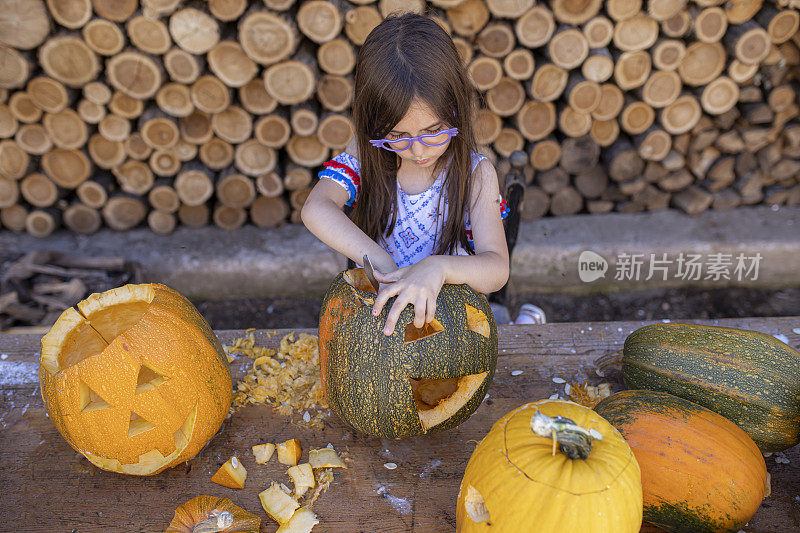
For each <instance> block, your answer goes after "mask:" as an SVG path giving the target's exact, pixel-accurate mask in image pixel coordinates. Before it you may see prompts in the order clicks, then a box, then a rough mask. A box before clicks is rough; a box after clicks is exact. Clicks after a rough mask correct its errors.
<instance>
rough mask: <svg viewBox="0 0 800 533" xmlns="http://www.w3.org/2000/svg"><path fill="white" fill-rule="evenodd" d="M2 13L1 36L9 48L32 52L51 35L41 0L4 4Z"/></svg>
mask: <svg viewBox="0 0 800 533" xmlns="http://www.w3.org/2000/svg"><path fill="white" fill-rule="evenodd" d="M0 13H1V14H0V35H2V36H3V37H2V42H3V44H5V45H7V46H8V47H11V48H17V49H19V50H31V49H32V48H36V47H37V46H39V45H40V44H42V42H44V40H45V38H46V37H47V35H48V33H50V18H49V17H48V15H47V11H46V10H45V6H44V3H43V2H41V1H40V0H39V1H35V2H30V1H27V2H21V1H17V2H13V1H12V2H4V3H3V6H2V12H0ZM0 64H2V63H0ZM4 67H5V65H4Z"/></svg>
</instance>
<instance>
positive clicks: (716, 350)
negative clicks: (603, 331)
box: [622, 324, 800, 452]
mask: <svg viewBox="0 0 800 533" xmlns="http://www.w3.org/2000/svg"><path fill="white" fill-rule="evenodd" d="M622 376H623V378H624V380H625V384H626V385H627V386H628V387H629V388H631V389H648V390H654V391H662V392H668V393H670V394H674V395H675V396H679V397H681V398H685V399H687V400H690V401H692V402H695V403H698V404H700V405H702V406H703V407H706V408H707V409H710V410H712V411H714V412H715V413H718V414H721V415H722V416H724V417H726V418H728V419H729V420H731V421H733V422H735V423H736V424H737V425H738V426H739V427H741V428H742V429H743V430H744V431H745V432H746V433H747V434H748V435H750V437H751V438H752V439H753V441H755V443H756V444H757V445H758V447H759V448H760V449H761V451H763V452H775V451H781V450H785V449H787V448H791V447H792V446H794V445H795V444H797V443H798V442H800V352H798V351H797V350H794V349H793V348H791V347H790V346H787V345H786V344H784V343H783V342H780V341H779V340H777V339H776V338H774V337H773V336H771V335H767V334H765V333H761V332H758V331H750V330H744V329H735V328H723V327H714V326H700V325H689V324H652V325H649V326H645V327H642V328H639V329H637V330H636V331H634V332H633V333H631V334H630V335H629V336H628V338H627V339H625V347H624V349H623V357H622Z"/></svg>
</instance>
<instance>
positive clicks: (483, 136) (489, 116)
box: [474, 105, 525, 145]
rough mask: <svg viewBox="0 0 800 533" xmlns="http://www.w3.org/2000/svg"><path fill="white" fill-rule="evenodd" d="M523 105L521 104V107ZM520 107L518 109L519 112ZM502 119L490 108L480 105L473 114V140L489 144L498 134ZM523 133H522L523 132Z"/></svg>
mask: <svg viewBox="0 0 800 533" xmlns="http://www.w3.org/2000/svg"><path fill="white" fill-rule="evenodd" d="M524 108H525V106H524V105H523V109H524ZM521 112H522V109H521V110H520V113H521ZM518 115H519V113H518ZM502 128H503V119H502V118H500V117H499V116H498V115H497V114H495V113H494V112H492V111H491V110H490V109H486V108H485V107H482V108H480V109H478V111H477V113H476V115H475V127H474V130H475V142H477V143H478V144H479V145H485V144H491V143H493V142H494V140H495V139H497V137H498V136H499V135H500V130H501V129H502ZM523 135H524V133H523Z"/></svg>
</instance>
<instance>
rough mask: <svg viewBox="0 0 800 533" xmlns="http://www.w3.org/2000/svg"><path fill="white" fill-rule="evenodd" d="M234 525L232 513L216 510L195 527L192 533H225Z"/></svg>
mask: <svg viewBox="0 0 800 533" xmlns="http://www.w3.org/2000/svg"><path fill="white" fill-rule="evenodd" d="M232 525H233V514H232V513H230V512H229V511H219V510H217V509H214V510H213V511H211V512H210V513H209V514H208V518H204V519H202V520H200V521H199V522H197V523H196V524H195V525H194V527H193V528H192V533H217V532H219V531H225V530H226V529H228V528H229V527H231V526H232Z"/></svg>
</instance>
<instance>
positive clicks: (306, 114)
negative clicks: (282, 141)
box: [289, 102, 319, 135]
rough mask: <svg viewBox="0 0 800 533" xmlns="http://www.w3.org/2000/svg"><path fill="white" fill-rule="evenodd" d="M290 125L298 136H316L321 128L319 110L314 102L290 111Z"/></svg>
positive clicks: (296, 106) (299, 105)
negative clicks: (318, 128)
mask: <svg viewBox="0 0 800 533" xmlns="http://www.w3.org/2000/svg"><path fill="white" fill-rule="evenodd" d="M289 125H291V126H292V131H293V132H294V133H295V134H297V135H314V134H315V133H316V132H317V127H318V126H319V109H317V108H316V106H314V105H313V103H312V102H307V103H304V104H297V105H293V106H292V107H291V108H290V109H289Z"/></svg>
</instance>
